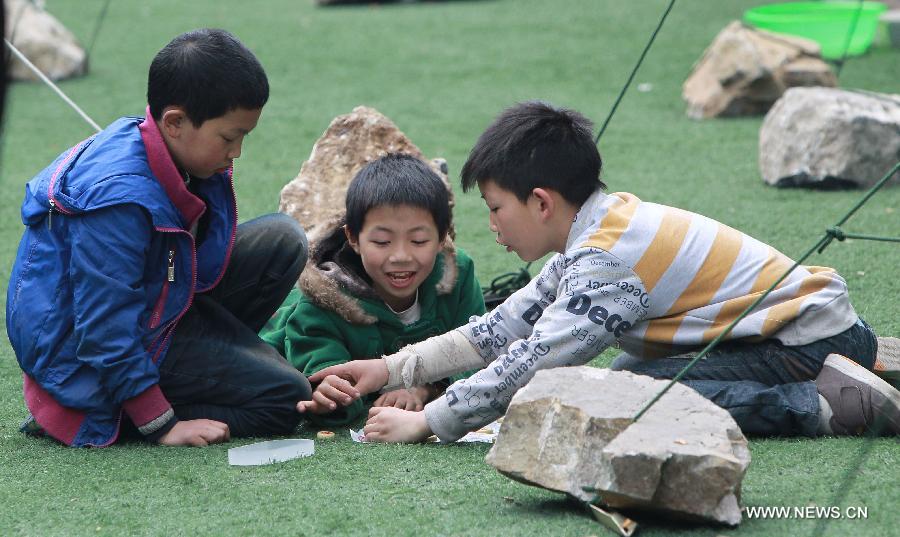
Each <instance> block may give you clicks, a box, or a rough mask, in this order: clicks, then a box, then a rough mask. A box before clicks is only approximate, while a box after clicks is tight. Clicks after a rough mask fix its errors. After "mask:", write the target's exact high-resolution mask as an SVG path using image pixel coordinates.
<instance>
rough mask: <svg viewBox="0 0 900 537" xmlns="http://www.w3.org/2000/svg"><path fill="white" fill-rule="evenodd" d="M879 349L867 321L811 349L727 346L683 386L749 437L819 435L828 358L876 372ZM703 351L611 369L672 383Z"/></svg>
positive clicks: (770, 343)
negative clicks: (821, 384)
mask: <svg viewBox="0 0 900 537" xmlns="http://www.w3.org/2000/svg"><path fill="white" fill-rule="evenodd" d="M876 346H877V339H876V337H875V333H874V332H873V331H872V329H871V328H870V327H869V325H868V324H866V323H865V321H863V320H862V319H859V320H858V321H857V322H856V324H855V325H853V326H851V327H850V328H848V329H847V330H845V331H843V332H841V333H840V334H837V335H834V336H831V337H828V338H825V339H822V340H819V341H816V342H814V343H810V344H808V345H800V346H796V347H791V346H787V345H784V344H782V343H780V342H779V341H777V340H773V339H770V340H766V341H762V342H759V343H742V342H726V343H722V344H720V345H718V346H717V347H716V348H715V349H713V350H712V351H711V352H710V353H709V354H708V355H707V356H706V358H705V359H701V360H700V361H698V362H697V363H696V364H694V366H693V367H692V368H691V369H690V370H689V371H688V372H687V374H686V375H685V376H684V377H682V379H681V382H682V383H683V384H685V385H686V386H690V387H691V388H693V389H694V390H696V391H697V392H699V393H700V395H702V396H703V397H706V398H707V399H709V400H710V401H712V402H713V403H715V404H716V405H718V406H720V407H722V408H724V409H725V410H727V411H728V412H729V413H730V414H731V416H732V417H733V418H734V420H735V421H736V422H737V424H738V426H740V428H741V430H742V431H743V432H744V434H747V435H760V436H793V435H805V436H815V435H816V429H817V428H818V423H819V417H818V416H819V394H818V392H817V391H816V385H815V382H813V381H814V380H815V378H816V377H817V376H818V374H819V371H821V370H822V365H823V364H824V362H825V358H827V357H828V355H829V354H832V353H836V354H841V355H843V356H846V357H848V358H851V359H852V360H854V361H855V362H856V363H858V364H860V365H862V366H863V367H865V368H866V369H869V370H871V369H872V367H873V365H874V363H875V352H876ZM698 352H699V350H698V351H697V352H693V353H687V354H680V355H676V356H669V357H666V358H654V359H641V358H637V357H635V356H632V355H630V354H626V353H623V354H620V355H619V356H618V357H617V358H616V359H615V360H614V361H613V364H612V369H614V370H618V371H631V372H632V373H637V374H640V375H648V376H651V377H653V378H657V379H671V378H674V377H675V375H677V374H678V373H679V372H680V371H681V370H682V369H683V368H684V366H686V365H687V363H688V362H689V361H690V360H691V359H693V358H694V356H696V355H697V353H698Z"/></svg>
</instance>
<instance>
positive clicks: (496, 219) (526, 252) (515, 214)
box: [478, 180, 552, 262]
mask: <svg viewBox="0 0 900 537" xmlns="http://www.w3.org/2000/svg"><path fill="white" fill-rule="evenodd" d="M478 189H479V190H481V197H482V198H484V202H485V203H486V204H487V206H488V209H489V210H490V227H491V231H493V232H494V233H496V234H497V244H499V245H500V246H505V247H506V251H507V252H515V253H516V255H518V256H519V258H521V259H522V261H526V262H527V261H536V260H538V259H540V258H542V257H544V256H545V255H546V254H547V253H549V252H550V251H552V248H551V247H549V246H548V243H547V240H546V239H547V237H546V235H547V230H546V229H544V227H545V226H542V225H541V224H542V222H543V219H542V218H541V213H540V207H539V206H538V205H539V203H540V201H539V200H537V198H536V197H535V196H533V195H532V196H529V198H528V200H527V201H526V202H525V203H522V202H521V201H519V198H517V197H516V195H515V194H513V193H512V192H511V191H509V190H505V189H503V188H500V187H499V186H497V183H495V182H493V181H490V180H487V181H481V182H479V183H478Z"/></svg>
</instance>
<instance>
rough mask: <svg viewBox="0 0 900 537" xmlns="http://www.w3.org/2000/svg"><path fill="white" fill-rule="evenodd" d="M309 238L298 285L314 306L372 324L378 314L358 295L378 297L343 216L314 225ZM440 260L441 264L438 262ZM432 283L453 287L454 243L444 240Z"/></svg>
mask: <svg viewBox="0 0 900 537" xmlns="http://www.w3.org/2000/svg"><path fill="white" fill-rule="evenodd" d="M311 235H312V236H311V237H310V240H309V243H310V245H309V260H308V261H307V263H306V268H304V269H303V274H301V275H300V280H299V281H298V282H297V286H298V287H299V288H300V290H301V291H303V294H304V295H306V297H307V298H309V300H310V301H312V302H313V304H315V305H316V306H318V307H320V308H323V309H326V310H330V311H333V312H335V313H337V314H338V315H340V316H341V318H343V319H344V320H345V321H347V322H348V323H351V324H374V323H376V322H377V321H378V319H377V317H375V316H374V315H372V314H370V313H367V312H366V310H365V309H364V308H363V305H362V303H361V302H360V300H359V298H364V299H369V300H381V299H380V297H379V296H378V294H376V293H375V289H373V288H372V285H371V283H370V282H371V280H370V279H369V277H368V275H366V271H365V269H364V268H363V266H362V260H361V259H360V257H359V255H358V254H357V253H356V252H354V251H353V249H352V248H350V245H349V243H348V242H347V237H346V235H345V234H344V219H343V218H342V217H341V218H335V219H332V220H330V221H326V222H323V223H321V224H319V225H318V226H316V229H315V231H314V232H313V233H312V234H311ZM439 264H440V265H439ZM441 269H442V273H441V278H440V280H439V281H438V282H437V284H436V285H435V290H436V291H437V294H438V295H446V294H449V293H450V292H451V291H453V288H454V286H455V285H456V279H457V277H458V272H459V270H458V268H457V266H456V247H455V246H454V245H453V241H452V240H451V239H450V237H449V236H448V237H447V238H446V239H445V240H444V244H443V246H442V248H441V252H440V253H439V254H438V259H437V260H436V261H435V266H434V269H433V270H441Z"/></svg>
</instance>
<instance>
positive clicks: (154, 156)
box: [138, 106, 206, 228]
mask: <svg viewBox="0 0 900 537" xmlns="http://www.w3.org/2000/svg"><path fill="white" fill-rule="evenodd" d="M138 128H139V129H140V131H141V138H142V139H143V140H144V148H145V149H146V151H147V160H148V161H149V163H150V170H152V171H153V175H155V176H156V180H157V181H159V184H161V185H162V187H163V189H165V191H166V195H167V196H168V197H169V199H170V200H172V203H174V204H175V207H176V208H177V209H178V212H179V213H181V216H182V218H184V221H185V223H186V226H187V228H190V226H191V225H193V223H194V221H195V220H196V219H197V218H199V217H200V215H201V214H203V211H205V210H206V204H205V203H203V200H201V199H200V198H198V197H197V196H195V195H193V194H191V192H190V191H189V190H188V189H187V187H186V186H185V184H184V177H183V176H182V175H181V173H180V172H179V171H178V168H177V167H176V166H175V162H174V161H173V160H172V155H171V154H170V153H169V148H168V147H167V146H166V141H165V140H164V139H163V136H162V133H161V132H160V131H159V127H157V125H156V121H154V119H153V116H151V115H150V107H149V106H148V107H147V116H146V118H145V119H144V121H143V122H142V123H141V124H140V125H139V126H138Z"/></svg>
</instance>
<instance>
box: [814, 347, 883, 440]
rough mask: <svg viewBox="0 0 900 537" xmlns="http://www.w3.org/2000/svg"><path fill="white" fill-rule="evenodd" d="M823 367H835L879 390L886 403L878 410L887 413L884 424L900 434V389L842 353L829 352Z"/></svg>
mask: <svg viewBox="0 0 900 537" xmlns="http://www.w3.org/2000/svg"><path fill="white" fill-rule="evenodd" d="M823 367H831V368H834V369H836V370H838V371H840V372H841V373H843V374H845V375H847V376H848V377H850V378H852V379H854V380H857V381H859V382H862V383H863V384H867V385H869V386H870V387H871V388H872V389H873V390H875V391H876V392H878V394H879V395H881V396H882V397H883V398H884V404H882V405H879V407H878V409H877V410H878V411H879V413H881V414H887V421H886V423H885V424H884V425H885V426H886V428H887V429H888V430H890V431H892V432H893V433H894V434H900V391H898V390H897V389H896V388H894V387H893V386H891V385H890V384H888V383H887V382H886V381H884V380H883V379H881V378H880V377H879V376H878V375H876V374H875V373H872V372H871V371H869V370H868V369H866V368H865V367H863V366H861V365H859V364H857V363H856V362H854V361H853V360H851V359H849V358H846V357H844V356H841V355H840V354H829V355H828V357H827V358H826V359H825V364H824V366H823Z"/></svg>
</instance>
